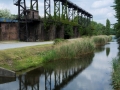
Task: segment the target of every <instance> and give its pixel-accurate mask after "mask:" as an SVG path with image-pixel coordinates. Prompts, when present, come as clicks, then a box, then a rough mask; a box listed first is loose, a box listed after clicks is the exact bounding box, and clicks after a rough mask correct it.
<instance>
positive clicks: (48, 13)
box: [44, 0, 51, 19]
mask: <svg viewBox="0 0 120 90" xmlns="http://www.w3.org/2000/svg"><path fill="white" fill-rule="evenodd" d="M50 16H51V4H50V0H44V17H45V19H47V18H50Z"/></svg>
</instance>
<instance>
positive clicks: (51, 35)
mask: <svg viewBox="0 0 120 90" xmlns="http://www.w3.org/2000/svg"><path fill="white" fill-rule="evenodd" d="M55 32H56V26H55V25H51V26H50V27H49V30H48V40H54V39H55Z"/></svg>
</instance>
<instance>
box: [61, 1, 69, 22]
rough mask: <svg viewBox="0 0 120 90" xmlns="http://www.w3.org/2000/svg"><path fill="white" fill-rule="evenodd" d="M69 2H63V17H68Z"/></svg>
mask: <svg viewBox="0 0 120 90" xmlns="http://www.w3.org/2000/svg"><path fill="white" fill-rule="evenodd" d="M67 11H68V10H67V2H65V3H63V2H62V19H63V20H65V19H68V14H67Z"/></svg>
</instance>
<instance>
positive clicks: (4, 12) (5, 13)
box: [0, 9, 11, 18]
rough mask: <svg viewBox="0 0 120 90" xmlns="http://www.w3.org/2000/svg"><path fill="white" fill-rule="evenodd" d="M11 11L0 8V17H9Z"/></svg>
mask: <svg viewBox="0 0 120 90" xmlns="http://www.w3.org/2000/svg"><path fill="white" fill-rule="evenodd" d="M10 16H11V13H10V10H8V9H1V10H0V18H10Z"/></svg>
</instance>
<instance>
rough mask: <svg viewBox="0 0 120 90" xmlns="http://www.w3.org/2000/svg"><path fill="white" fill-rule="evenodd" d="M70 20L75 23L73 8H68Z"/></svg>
mask: <svg viewBox="0 0 120 90" xmlns="http://www.w3.org/2000/svg"><path fill="white" fill-rule="evenodd" d="M68 19H69V20H71V21H73V19H74V12H73V8H69V7H68Z"/></svg>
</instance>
